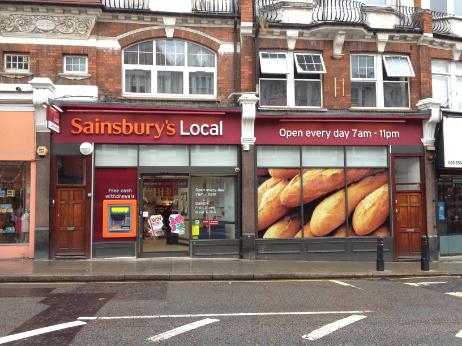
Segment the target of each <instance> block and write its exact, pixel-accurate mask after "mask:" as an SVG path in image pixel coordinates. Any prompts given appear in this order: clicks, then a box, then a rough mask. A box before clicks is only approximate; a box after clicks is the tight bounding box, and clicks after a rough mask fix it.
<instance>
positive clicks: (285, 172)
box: [268, 168, 300, 179]
mask: <svg viewBox="0 0 462 346" xmlns="http://www.w3.org/2000/svg"><path fill="white" fill-rule="evenodd" d="M268 172H269V174H270V175H271V176H272V177H273V178H276V179H292V178H293V177H295V176H296V175H297V174H300V168H270V169H268Z"/></svg>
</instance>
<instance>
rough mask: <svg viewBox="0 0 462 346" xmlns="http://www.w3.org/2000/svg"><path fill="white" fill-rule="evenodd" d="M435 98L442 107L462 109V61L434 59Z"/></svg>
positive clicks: (433, 86) (433, 83)
mask: <svg viewBox="0 0 462 346" xmlns="http://www.w3.org/2000/svg"><path fill="white" fill-rule="evenodd" d="M432 90H433V98H434V99H435V100H436V101H438V102H440V103H441V107H443V108H449V109H452V110H456V111H461V110H462V63H457V62H453V61H444V60H433V61H432Z"/></svg>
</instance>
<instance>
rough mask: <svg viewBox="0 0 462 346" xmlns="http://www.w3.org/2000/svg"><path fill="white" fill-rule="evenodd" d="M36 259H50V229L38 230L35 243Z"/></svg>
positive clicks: (42, 228)
mask: <svg viewBox="0 0 462 346" xmlns="http://www.w3.org/2000/svg"><path fill="white" fill-rule="evenodd" d="M34 252H35V255H34V258H35V259H49V258H50V229H49V228H44V227H41V228H36V229H35V243H34Z"/></svg>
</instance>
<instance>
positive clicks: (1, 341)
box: [0, 321, 87, 344]
mask: <svg viewBox="0 0 462 346" xmlns="http://www.w3.org/2000/svg"><path fill="white" fill-rule="evenodd" d="M86 324H87V323H86V322H83V321H74V322H67V323H61V324H55V325H53V326H48V327H44V328H38V329H33V330H29V331H27V332H22V333H17V334H12V335H8V336H4V337H1V338H0V344H6V343H7V342H12V341H17V340H21V339H26V338H30V337H31V336H36V335H41V334H46V333H51V332H56V331H58V330H63V329H67V328H72V327H79V326H83V325H86Z"/></svg>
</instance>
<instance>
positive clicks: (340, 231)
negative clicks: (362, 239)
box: [330, 225, 347, 238]
mask: <svg viewBox="0 0 462 346" xmlns="http://www.w3.org/2000/svg"><path fill="white" fill-rule="evenodd" d="M330 235H331V237H334V238H342V237H346V236H347V228H346V226H345V225H342V226H340V227H339V228H337V229H336V230H335V231H333V232H332V233H331V234H330Z"/></svg>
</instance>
